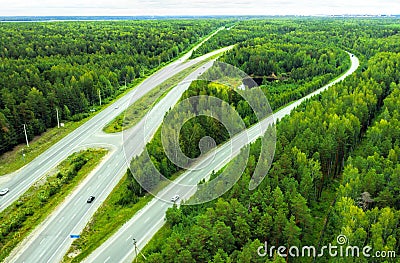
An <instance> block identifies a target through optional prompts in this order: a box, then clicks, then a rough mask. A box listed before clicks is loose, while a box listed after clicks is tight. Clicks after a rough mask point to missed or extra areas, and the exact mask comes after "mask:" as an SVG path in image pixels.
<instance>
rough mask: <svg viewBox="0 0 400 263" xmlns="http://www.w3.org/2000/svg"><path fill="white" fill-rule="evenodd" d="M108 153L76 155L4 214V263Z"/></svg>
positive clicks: (0, 235) (0, 233)
mask: <svg viewBox="0 0 400 263" xmlns="http://www.w3.org/2000/svg"><path fill="white" fill-rule="evenodd" d="M106 153H107V150H104V149H89V150H85V151H81V152H78V153H74V154H72V155H71V156H69V157H68V158H67V159H66V160H64V161H63V162H61V164H60V165H59V166H57V168H56V169H54V170H53V171H52V172H50V173H49V174H47V175H45V176H43V177H42V178H41V179H40V180H38V181H37V182H36V183H35V184H34V185H33V186H31V187H30V188H29V190H28V191H27V192H25V193H24V194H23V195H22V196H21V197H20V198H19V199H18V200H17V201H15V202H14V203H13V204H12V205H10V206H9V207H7V208H6V209H5V210H4V211H3V212H1V213H0V222H1V225H0V226H1V228H0V248H1V249H0V261H3V260H4V259H5V258H6V257H7V256H8V255H9V253H10V252H11V250H12V249H13V248H15V247H16V246H17V245H18V244H19V243H20V242H21V241H22V240H23V239H24V238H25V237H27V236H28V235H29V233H31V232H32V231H33V230H34V229H35V227H36V226H38V225H39V224H40V223H41V222H43V220H45V219H46V217H47V216H48V215H50V214H51V213H52V212H53V211H54V209H55V208H56V207H57V206H58V205H59V204H60V203H62V201H63V200H64V199H65V198H66V197H67V196H68V195H69V194H70V192H71V191H72V190H73V189H74V188H75V187H76V186H77V185H78V184H79V183H80V182H81V181H82V180H83V179H84V178H85V177H86V175H88V174H89V173H90V172H91V171H92V170H93V169H94V168H95V167H96V166H97V165H98V164H99V162H100V160H101V159H102V158H103V157H104V156H105V155H106Z"/></svg>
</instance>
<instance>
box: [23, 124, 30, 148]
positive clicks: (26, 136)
mask: <svg viewBox="0 0 400 263" xmlns="http://www.w3.org/2000/svg"><path fill="white" fill-rule="evenodd" d="M24 133H25V140H26V146H28V147H29V142H28V135H27V134H26V124H24Z"/></svg>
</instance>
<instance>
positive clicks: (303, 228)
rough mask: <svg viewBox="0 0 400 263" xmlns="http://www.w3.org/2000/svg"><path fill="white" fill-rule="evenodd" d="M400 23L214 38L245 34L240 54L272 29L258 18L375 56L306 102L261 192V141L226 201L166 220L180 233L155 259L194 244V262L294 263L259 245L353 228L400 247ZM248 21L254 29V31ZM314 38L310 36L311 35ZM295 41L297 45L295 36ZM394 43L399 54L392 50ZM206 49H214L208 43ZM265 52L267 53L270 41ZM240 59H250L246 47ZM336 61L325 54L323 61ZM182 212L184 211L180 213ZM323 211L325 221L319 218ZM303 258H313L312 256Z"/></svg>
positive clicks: (289, 121) (341, 23)
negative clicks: (257, 172) (257, 178)
mask: <svg viewBox="0 0 400 263" xmlns="http://www.w3.org/2000/svg"><path fill="white" fill-rule="evenodd" d="M396 21H397V20H396ZM393 22H394V20H353V19H348V20H326V19H324V20H319V19H293V20H292V21H287V20H283V21H282V20H280V19H276V20H260V21H257V20H254V21H250V22H249V21H241V22H238V26H237V27H234V28H233V29H231V30H232V31H234V30H237V32H240V33H236V34H235V33H233V32H230V34H225V33H219V35H220V36H221V38H220V39H218V37H217V38H215V39H213V40H212V41H211V42H210V43H208V45H210V46H212V45H213V43H214V44H215V45H214V46H212V47H213V48H215V47H216V46H218V45H219V44H218V41H221V39H224V40H227V39H228V41H227V43H228V44H229V43H230V42H229V37H231V38H232V39H235V38H236V39H235V40H234V41H232V42H233V43H234V42H235V41H239V40H238V39H242V41H243V43H242V44H240V45H239V47H238V48H236V49H235V50H236V51H237V52H238V50H240V49H241V48H242V46H245V45H246V44H245V43H247V42H251V41H253V40H251V39H253V38H252V37H251V36H252V35H251V33H250V31H252V32H254V35H257V34H259V35H260V36H259V38H262V36H261V34H264V35H265V31H262V30H261V29H260V28H257V24H258V25H263V26H265V27H266V28H269V27H276V30H275V31H274V32H275V34H272V36H271V38H272V37H274V38H275V37H276V35H278V33H277V32H281V31H279V30H278V29H281V30H282V31H283V32H285V31H286V32H287V34H288V35H290V36H288V37H293V36H297V37H299V39H298V40H299V41H303V42H304V43H306V42H308V43H310V44H311V43H312V41H315V42H317V44H316V45H318V42H319V43H321V42H322V41H325V42H326V43H327V45H329V44H335V45H338V46H342V47H344V48H346V49H348V50H355V51H357V52H359V53H361V54H362V56H363V57H364V58H368V61H365V62H364V68H363V70H362V71H359V72H357V73H355V74H353V75H352V76H350V77H349V78H347V79H346V80H345V81H343V82H341V83H339V84H337V85H335V86H333V87H331V88H330V89H328V90H327V91H326V92H323V93H322V94H321V95H319V96H317V97H315V98H313V99H311V100H309V101H306V102H305V103H303V104H302V105H300V106H299V107H298V108H297V109H296V110H294V111H293V112H292V113H291V115H290V116H288V117H285V118H284V119H282V120H281V121H280V122H279V123H278V124H277V131H278V141H277V148H276V154H275V159H274V162H273V164H272V168H271V170H270V171H269V173H268V175H267V176H266V178H265V179H264V181H263V182H262V183H261V185H260V186H259V187H258V188H257V189H255V190H254V191H248V190H247V187H248V183H249V180H250V176H251V175H252V171H253V170H254V160H257V157H258V155H259V148H260V144H259V142H256V143H254V144H253V145H252V146H251V151H250V158H249V161H248V164H247V167H246V170H245V173H244V174H243V175H242V177H241V179H240V180H239V182H238V183H237V184H236V185H234V186H233V188H232V189H231V190H230V191H229V192H227V193H226V194H224V195H223V196H222V197H221V198H220V199H219V200H216V201H212V202H209V203H206V204H201V205H197V206H194V207H193V206H192V207H186V206H181V207H180V208H179V209H180V210H181V211H182V213H181V215H179V221H175V223H174V224H167V225H166V228H167V231H172V233H171V234H170V237H169V238H167V239H166V240H163V241H162V242H161V241H160V240H157V241H154V242H156V243H157V244H154V243H153V242H151V243H150V246H151V247H152V248H153V249H152V250H151V251H150V252H149V253H150V255H149V258H152V257H153V255H154V259H156V260H158V261H163V262H174V261H175V259H176V258H177V257H176V256H175V255H179V254H180V253H181V252H182V253H183V252H184V254H185V255H186V254H187V252H186V250H187V251H189V252H190V255H188V256H190V257H189V258H190V259H194V260H195V261H196V262H265V261H267V262H268V260H273V261H274V262H284V260H283V259H281V258H279V257H277V256H276V255H275V257H274V258H269V259H266V258H260V257H258V255H257V254H256V253H257V248H258V247H259V246H262V244H263V242H264V241H267V242H268V244H269V245H270V246H273V245H275V246H279V245H283V246H291V245H298V246H302V245H304V246H306V245H317V246H318V245H322V244H328V243H332V244H336V237H337V236H338V235H339V234H345V235H346V236H347V237H348V238H349V241H350V244H351V245H359V246H360V247H363V246H365V245H371V246H373V247H374V250H385V251H390V250H393V251H399V248H400V246H399V240H400V235H399V234H400V233H399V231H398V224H399V220H400V216H399V210H398V209H399V200H398V196H399V192H398V191H399V185H400V182H399V180H398V177H399V176H398V175H399V169H400V167H399V162H400V159H399V156H400V153H399V142H400V137H399V120H398V119H399V112H398V111H399V108H400V107H399V106H400V105H399V100H398V97H399V95H400V94H399V92H400V91H399V84H400V78H399V76H400V74H399V73H398V70H399V66H398V65H400V64H399V55H398V53H396V52H398V51H399V46H398V44H395V43H397V42H395V40H396V39H398V31H397V27H395V26H394V23H393ZM247 23H249V24H250V25H251V24H253V27H251V26H249V25H248V24H247ZM254 25H255V26H254ZM317 25H318V26H317ZM365 25H368V27H364V26H365ZM383 25H384V26H383ZM382 26H383V28H382ZM246 27H248V28H250V29H251V30H247V31H246V29H245V28H246ZM285 28H286V29H285ZM301 28H305V29H301ZM239 30H240V31H239ZM246 32H247V33H246ZM375 32H376V33H375ZM305 35H308V36H309V38H308V39H306V40H304V36H305ZM224 37H226V38H224ZM249 39H250V40H249ZM254 39H255V38H254ZM257 40H258V39H257ZM360 40H362V41H363V46H361V45H360V43H359V42H358V41H360ZM254 41H255V40H254ZM288 41H291V42H290V43H292V42H293V41H292V38H288ZM385 41H387V43H385ZM221 43H222V41H221ZM225 43H226V42H225ZM377 43H378V44H377ZM260 45H261V44H260ZM389 47H391V48H393V50H392V51H393V52H382V51H388V50H387V48H389ZM206 49H207V45H205V46H204V47H203V50H206ZM255 50H257V49H255ZM259 50H260V52H267V51H266V50H264V51H263V50H262V48H261V47H260V49H259ZM199 52H202V51H201V50H200V51H199ZM249 53H250V52H249ZM300 54H301V53H300ZM237 55H238V56H240V54H239V52H238V54H237ZM251 55H253V54H251ZM228 56H229V55H228ZM232 58H233V59H236V56H235V55H232ZM326 59H327V57H325V56H323V54H321V56H320V58H319V59H318V60H321V62H322V61H325V60H326ZM245 60H246V59H244V60H243V61H245ZM260 61H261V60H260ZM260 63H261V62H260ZM238 64H240V63H238ZM254 70H260V69H259V68H257V69H254ZM308 70H310V69H308ZM266 72H267V73H268V71H266ZM277 72H278V74H279V71H277ZM257 74H260V73H257ZM371 124H373V125H371ZM350 156H351V157H350ZM349 157H350V158H349ZM346 160H348V161H347V162H346ZM237 161H238V159H237V158H236V159H234V160H232V162H231V164H228V166H229V165H233V164H234V163H235V162H237ZM217 174H219V172H217V173H216V174H215V175H217ZM340 180H343V181H342V185H341V186H340V187H339V189H338V190H337V191H338V192H337V193H338V196H337V198H336V199H335V196H334V193H335V191H336V189H335V186H337V185H338V184H339V181H340ZM203 184H207V182H203ZM366 193H367V194H366ZM174 214H178V211H176V209H175V210H174ZM321 214H322V215H323V217H324V218H318V217H317V216H320V215H321ZM214 229H219V231H221V232H223V233H224V237H221V236H220V235H216V234H215V232H214ZM232 236H233V240H232V239H231V237H232ZM176 244H179V245H176ZM217 247H218V249H217ZM336 261H337V262H346V261H343V259H340V258H338V259H332V258H327V257H326V258H319V259H318V260H317V262H336ZM289 262H292V259H289ZM293 262H310V259H296V260H295V261H293ZM355 262H374V259H366V258H362V259H361V258H360V259H355Z"/></svg>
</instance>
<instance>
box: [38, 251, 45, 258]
mask: <svg viewBox="0 0 400 263" xmlns="http://www.w3.org/2000/svg"><path fill="white" fill-rule="evenodd" d="M44 253H46V249H43V252H42V253H41V254H40V255H39V258H42V257H43V255H44Z"/></svg>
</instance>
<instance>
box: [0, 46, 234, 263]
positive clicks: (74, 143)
mask: <svg viewBox="0 0 400 263" xmlns="http://www.w3.org/2000/svg"><path fill="white" fill-rule="evenodd" d="M224 50H226V49H223V50H220V51H217V52H212V53H210V54H207V55H206V56H203V57H201V58H198V59H195V60H193V61H189V62H186V63H183V60H184V58H183V59H182V61H177V62H175V63H173V64H171V65H169V66H167V67H165V68H164V69H162V70H161V71H160V72H158V73H156V74H155V75H153V76H151V77H150V78H148V79H147V80H146V81H145V82H143V83H142V84H141V85H140V86H139V87H137V88H136V89H135V90H134V91H132V92H130V93H129V94H128V95H126V96H125V97H123V98H122V99H120V100H118V101H117V102H116V103H114V104H113V105H111V106H110V107H108V108H107V109H105V110H104V111H103V112H101V113H99V114H98V115H97V116H95V117H94V118H93V119H91V120H90V121H89V122H87V123H86V124H84V127H80V128H79V129H78V130H79V131H78V130H77V131H75V132H74V133H73V134H70V135H69V136H68V137H67V138H65V139H63V141H61V143H62V144H61V145H58V147H52V148H51V149H50V150H49V151H47V152H46V153H45V154H44V156H43V155H42V156H40V157H38V158H37V159H35V160H34V162H32V163H31V164H29V165H28V166H27V167H25V168H24V169H23V170H22V171H21V172H23V173H24V174H25V175H26V174H27V173H28V172H29V171H32V175H31V176H30V177H29V178H26V179H25V180H22V181H18V180H17V179H18V178H20V177H21V175H19V174H17V175H16V176H15V177H14V178H13V180H11V181H10V182H9V183H14V184H11V186H8V185H6V186H4V187H9V188H10V189H12V191H10V194H9V195H7V196H6V198H5V199H2V205H4V206H6V205H7V204H8V203H6V202H11V201H12V199H14V200H15V199H16V198H18V195H19V194H21V193H23V192H24V191H25V190H26V189H27V188H28V187H29V185H31V184H32V183H33V182H34V181H35V180H37V179H38V178H40V177H41V176H43V174H45V173H46V172H47V171H48V170H50V169H51V168H52V167H54V166H56V165H57V164H58V163H59V162H60V161H62V160H63V159H65V158H66V157H67V156H68V155H70V154H71V153H72V152H74V151H77V150H79V149H81V148H88V147H95V146H103V147H104V146H108V147H109V148H110V149H111V152H110V153H109V154H108V156H107V158H106V159H105V161H104V162H102V163H101V164H100V166H99V167H97V168H96V169H95V170H94V171H93V172H92V173H91V174H90V175H88V176H87V178H86V179H85V180H84V181H83V182H82V183H81V184H80V186H79V187H78V189H76V190H75V191H74V192H73V193H72V194H71V195H70V196H69V197H67V199H66V200H65V201H64V202H63V203H62V204H61V205H60V206H59V207H58V208H57V209H56V211H55V212H54V213H52V214H51V215H50V216H49V217H48V218H47V219H46V221H45V222H44V223H43V224H41V225H40V226H39V227H38V228H37V229H36V230H35V231H34V232H33V233H32V234H31V235H30V236H29V237H28V238H27V239H26V240H24V242H23V244H21V246H19V247H18V248H16V249H15V250H14V251H13V252H12V253H11V255H10V257H9V258H8V259H7V262H59V261H60V260H61V259H62V257H63V255H64V254H65V253H66V251H67V250H68V247H69V246H70V244H71V243H72V241H73V240H72V239H71V238H70V234H79V233H80V232H81V231H82V229H83V228H84V227H85V225H86V224H87V222H88V221H89V220H90V218H91V217H92V215H93V214H94V212H95V211H96V210H97V209H98V207H99V206H100V205H101V203H102V202H103V201H104V200H105V198H106V197H107V196H108V194H109V193H110V192H111V191H112V189H113V188H114V187H115V185H116V184H117V183H118V182H119V181H120V179H121V178H122V176H123V175H124V173H125V171H126V169H127V164H126V161H125V160H126V159H125V154H124V151H123V148H122V134H116V135H106V134H104V133H103V132H102V128H103V127H104V125H105V124H107V123H108V122H110V121H111V120H112V119H114V118H115V117H116V116H117V115H118V114H120V113H121V112H122V111H123V110H124V109H125V108H126V107H127V106H128V105H129V104H130V103H132V102H134V101H136V100H138V99H139V98H140V97H142V96H143V95H144V94H145V93H146V92H148V91H150V90H151V89H153V88H154V87H155V86H157V85H159V84H160V83H162V82H163V81H165V80H166V79H168V78H170V77H171V76H172V75H175V74H177V73H178V72H180V71H182V70H184V69H186V68H189V67H191V66H192V65H194V64H196V63H197V62H199V61H201V60H204V59H206V58H208V57H210V56H213V55H215V54H216V53H218V52H222V51H224ZM187 56H189V55H187ZM209 66H211V63H208V64H206V66H205V67H209ZM202 70H204V69H203V68H201V69H199V70H198V71H196V72H194V73H192V74H191V76H190V78H193V76H194V74H197V75H198V74H199V71H202ZM165 99H166V100H162V101H161V102H163V103H161V102H160V103H159V104H157V105H156V107H158V109H159V110H158V111H157V112H154V116H150V118H149V119H150V120H151V121H150V122H149V121H148V123H147V126H148V127H151V128H150V130H148V132H149V134H148V135H151V134H152V133H154V132H155V131H156V129H157V127H158V126H159V125H160V123H161V122H162V119H163V116H164V113H165V112H166V111H167V110H168V109H169V108H170V107H171V106H173V105H174V104H175V103H176V101H177V99H179V96H177V95H175V96H173V97H170V96H166V97H165ZM168 100H169V101H168ZM117 106H118V108H116V107H117ZM149 125H150V126H149ZM130 131H132V133H131V135H132V137H131V138H130V139H131V141H132V142H134V141H135V138H136V137H137V138H143V136H142V135H140V132H143V129H142V128H141V127H140V123H139V124H138V125H136V126H135V127H134V128H132V129H131V130H130ZM149 138H150V137H149ZM66 139H67V140H66ZM136 141H137V143H136V144H135V145H134V147H133V149H132V153H133V154H139V153H140V152H141V151H142V150H143V148H144V145H145V141H144V140H143V139H140V140H139V139H136ZM35 165H36V166H35ZM20 184H23V185H20ZM28 184H29V185H28ZM17 191H19V192H21V193H19V194H17ZM12 192H14V193H13V194H11V193H12ZM90 195H94V196H96V199H95V200H94V202H93V203H92V204H87V203H86V199H87V198H88V197H89V196H90ZM7 198H8V199H7ZM3 201H6V202H3Z"/></svg>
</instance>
